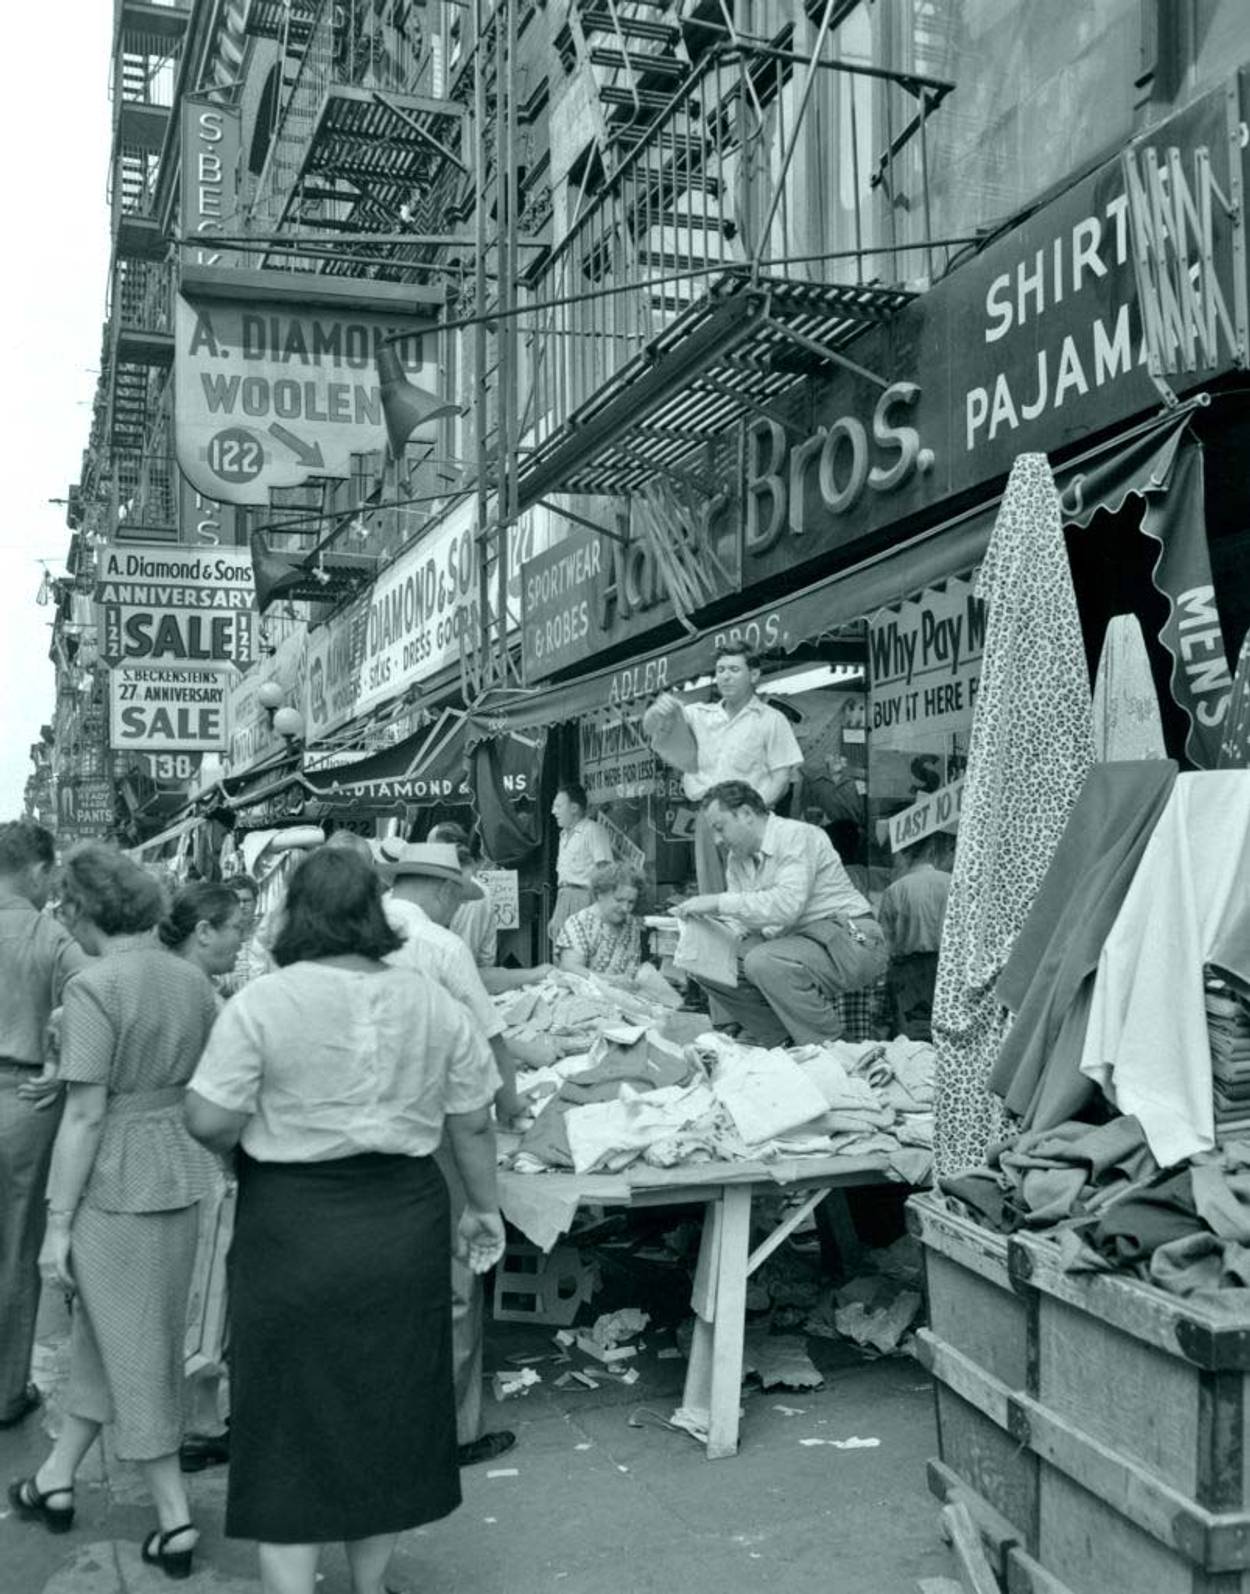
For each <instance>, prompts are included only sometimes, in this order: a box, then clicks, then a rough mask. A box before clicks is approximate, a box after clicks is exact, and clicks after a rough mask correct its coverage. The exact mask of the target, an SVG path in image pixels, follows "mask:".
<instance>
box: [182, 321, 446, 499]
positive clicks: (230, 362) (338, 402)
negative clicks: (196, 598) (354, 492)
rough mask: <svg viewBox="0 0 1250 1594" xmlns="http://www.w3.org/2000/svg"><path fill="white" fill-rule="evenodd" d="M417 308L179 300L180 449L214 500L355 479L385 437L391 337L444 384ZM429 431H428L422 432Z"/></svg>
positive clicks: (415, 373)
mask: <svg viewBox="0 0 1250 1594" xmlns="http://www.w3.org/2000/svg"><path fill="white" fill-rule="evenodd" d="M412 320H413V318H412V316H411V314H408V315H386V314H380V313H375V312H370V311H364V310H358V309H356V308H350V309H349V308H347V307H346V306H344V307H341V308H340V307H338V306H334V305H326V306H313V307H303V306H301V307H299V308H294V307H293V306H292V304H291V302H290V301H288V300H281V301H279V300H274V301H271V302H266V301H264V300H263V299H261V300H259V301H258V300H255V299H251V298H249V299H231V298H223V299H216V298H208V297H203V298H201V297H195V298H191V297H188V296H187V294H186V293H183V294H181V295H180V296H179V298H178V305H177V315H176V321H175V345H174V348H175V355H174V385H175V395H176V407H175V412H174V413H175V445H176V449H177V454H178V464H179V465H180V466H181V467H182V471H183V474H184V475H185V476H186V477H187V479H188V480H189V481H190V482H191V483H192V485H193V486H194V487H195V488H196V489H197V490H198V491H199V492H201V493H203V494H204V495H205V496H206V497H208V498H215V499H221V500H224V501H225V502H226V503H231V504H267V503H268V502H269V490H270V488H272V487H296V486H298V485H299V484H300V483H301V482H305V481H308V480H309V479H310V478H311V477H321V476H329V477H346V476H350V475H351V473H352V463H351V461H352V455H353V454H367V453H372V452H374V451H375V450H378V449H381V448H382V446H383V445H384V443H385V440H386V431H385V423H384V420H383V415H382V396H381V392H380V389H379V386H378V380H377V372H376V362H377V356H378V353H379V351H380V349H381V348H382V347H383V344H384V341H385V340H386V339H387V338H388V337H390V336H391V335H392V334H395V333H399V332H409V333H410V336H407V337H405V338H403V339H402V340H401V341H399V342H397V343H395V344H394V348H395V351H396V353H397V354H398V356H399V361H400V364H401V365H402V366H403V368H404V371H405V373H406V375H407V376H408V377H409V379H410V380H412V381H413V382H415V383H416V384H417V386H419V387H422V386H423V387H425V388H426V389H427V390H428V389H429V388H430V387H432V386H434V385H436V378H435V374H434V372H433V369H432V368H427V366H426V363H425V348H426V344H427V342H428V340H427V339H424V338H423V337H422V336H421V333H420V332H419V331H413V330H412ZM414 435H416V436H418V437H419V436H420V434H419V433H417V434H414Z"/></svg>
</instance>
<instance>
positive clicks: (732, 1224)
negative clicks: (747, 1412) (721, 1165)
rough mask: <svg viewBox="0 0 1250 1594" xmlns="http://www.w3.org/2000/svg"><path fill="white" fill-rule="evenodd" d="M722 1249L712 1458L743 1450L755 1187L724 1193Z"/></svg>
mask: <svg viewBox="0 0 1250 1594" xmlns="http://www.w3.org/2000/svg"><path fill="white" fill-rule="evenodd" d="M720 1207H721V1225H720V1245H719V1247H718V1250H717V1269H716V1315H715V1317H714V1318H713V1320H712V1388H711V1421H710V1422H709V1424H708V1434H707V1454H708V1460H709V1461H716V1460H719V1459H720V1458H721V1457H722V1456H732V1455H736V1454H737V1451H738V1410H739V1406H740V1403H741V1400H742V1350H743V1340H744V1338H745V1334H746V1309H747V1252H748V1251H749V1249H750V1245H751V1187H750V1185H728V1186H726V1188H725V1193H724V1195H723V1196H722V1197H721V1201H720Z"/></svg>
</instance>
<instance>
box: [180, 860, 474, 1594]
mask: <svg viewBox="0 0 1250 1594" xmlns="http://www.w3.org/2000/svg"><path fill="white" fill-rule="evenodd" d="M400 944H401V942H400V938H399V936H398V935H397V934H396V932H395V931H394V930H393V929H392V928H391V927H390V926H389V924H388V923H387V920H386V916H385V914H384V912H383V909H382V900H381V891H380V887H379V884H378V881H377V878H376V876H375V875H374V873H373V871H372V870H371V869H370V868H369V866H368V864H367V863H365V862H364V861H363V860H361V859H360V858H357V857H355V856H354V855H352V854H350V853H348V852H345V851H336V850H334V849H332V848H324V849H322V850H320V851H318V852H316V853H313V854H312V855H311V856H310V857H308V858H307V859H305V861H304V862H303V863H302V864H301V865H300V866H299V868H298V869H297V870H296V871H295V873H294V875H293V876H292V878H291V883H290V889H289V891H288V894H287V901H286V911H285V914H284V917H283V924H282V929H281V931H280V933H279V935H278V937H277V940H276V941H275V943H274V946H273V955H274V960H275V962H276V963H277V964H278V970H277V972H276V973H273V974H268V975H265V976H263V977H262V978H261V979H258V980H256V981H254V982H253V983H252V984H250V985H248V986H247V987H246V989H244V990H243V991H241V992H240V993H239V994H238V996H236V997H234V998H233V999H232V1000H231V1001H230V1002H229V1003H228V1004H227V1006H226V1008H225V1010H224V1011H223V1013H222V1015H221V1017H220V1019H219V1020H218V1022H217V1025H216V1028H215V1029H214V1031H213V1034H212V1037H211V1039H210V1041H209V1045H208V1048H207V1050H206V1051H205V1053H204V1057H203V1060H202V1061H201V1063H200V1066H199V1069H198V1070H197V1072H196V1074H195V1077H194V1079H193V1081H192V1084H191V1090H190V1092H189V1094H188V1109H187V1111H188V1123H189V1126H190V1128H191V1132H192V1133H193V1134H194V1135H195V1136H196V1138H197V1139H199V1140H201V1141H203V1142H204V1143H205V1144H206V1145H209V1146H211V1147H212V1148H213V1149H214V1150H218V1151H221V1152H229V1151H230V1150H231V1149H233V1148H234V1147H235V1146H238V1148H239V1153H240V1154H239V1207H238V1217H237V1220H236V1227H235V1238H234V1245H233V1248H232V1250H231V1253H230V1298H231V1312H232V1316H231V1345H232V1352H231V1355H232V1361H231V1380H232V1383H231V1396H232V1414H231V1467H230V1483H229V1493H228V1496H227V1505H226V1531H227V1533H228V1534H229V1535H230V1536H231V1537H235V1538H252V1539H256V1540H257V1541H258V1543H259V1550H260V1568H261V1581H262V1584H263V1587H264V1589H265V1590H266V1594H313V1590H314V1587H315V1583H316V1576H317V1562H318V1558H319V1552H320V1546H321V1544H323V1543H327V1542H335V1541H338V1542H342V1543H343V1544H344V1545H345V1546H346V1550H347V1556H348V1560H349V1562H350V1565H351V1570H352V1583H353V1588H354V1589H355V1590H356V1591H357V1594H382V1589H383V1578H384V1575H385V1572H386V1567H387V1564H388V1562H389V1560H390V1556H391V1552H392V1549H393V1547H394V1542H395V1539H396V1536H397V1535H398V1534H399V1533H401V1532H403V1531H405V1530H407V1529H409V1528H414V1527H417V1526H419V1525H421V1524H422V1523H424V1522H430V1521H433V1520H435V1519H436V1518H438V1517H442V1516H445V1515H446V1514H447V1513H448V1512H450V1511H453V1510H454V1509H455V1508H456V1506H457V1505H458V1504H459V1503H460V1480H459V1471H458V1468H457V1463H456V1423H455V1408H454V1400H453V1392H452V1364H451V1304H450V1294H449V1273H450V1268H449V1258H448V1237H449V1234H450V1227H451V1226H450V1220H449V1217H448V1206H447V1189H446V1186H445V1184H444V1182H443V1178H442V1175H441V1174H440V1173H439V1171H438V1169H437V1167H436V1166H435V1163H434V1160H433V1156H432V1153H433V1151H434V1149H435V1147H436V1146H437V1145H438V1144H439V1141H440V1139H442V1138H443V1135H444V1131H445V1133H446V1138H447V1144H448V1147H449V1149H450V1151H451V1154H452V1156H453V1158H454V1159H455V1162H456V1165H457V1167H458V1169H459V1171H460V1174H461V1177H462V1179H463V1181H464V1184H465V1188H466V1191H467V1195H468V1201H467V1205H466V1209H465V1212H464V1215H463V1217H462V1218H461V1220H460V1224H459V1236H458V1238H459V1244H460V1246H461V1247H462V1249H463V1251H464V1252H465V1253H466V1254H467V1257H468V1260H469V1264H470V1266H472V1267H473V1268H474V1270H475V1271H478V1272H485V1271H486V1270H487V1269H488V1268H489V1267H491V1266H493V1264H494V1263H495V1262H496V1261H497V1260H498V1258H499V1256H500V1255H501V1254H502V1251H503V1223H502V1219H501V1218H500V1216H499V1211H498V1206H497V1200H496V1192H495V1149H494V1133H493V1130H492V1127H491V1121H490V1103H491V1100H492V1098H493V1096H494V1094H495V1091H496V1090H497V1089H498V1086H499V1078H498V1074H497V1073H496V1070H495V1067H494V1062H493V1059H492V1057H491V1053H490V1050H489V1048H488V1047H487V1045H486V1042H485V1040H484V1039H483V1038H482V1037H481V1036H480V1035H478V1034H477V1032H476V1031H475V1030H474V1029H473V1027H472V1025H471V1024H470V1022H469V1019H468V1017H467V1015H466V1014H465V1012H464V1010H463V1009H462V1008H461V1007H460V1006H459V1004H458V1003H456V1002H454V1001H453V1000H452V999H451V997H449V996H448V995H447V994H446V992H444V991H443V990H442V989H441V988H439V987H438V986H436V985H434V984H433V983H431V982H430V981H429V980H427V979H426V978H425V977H424V976H423V975H421V974H418V973H416V972H415V971H413V970H411V969H404V968H395V967H390V966H388V965H387V964H385V963H384V962H383V961H382V960H383V959H384V958H385V957H386V956H387V954H388V953H390V952H393V951H395V950H396V948H397V947H398V946H399V945H400Z"/></svg>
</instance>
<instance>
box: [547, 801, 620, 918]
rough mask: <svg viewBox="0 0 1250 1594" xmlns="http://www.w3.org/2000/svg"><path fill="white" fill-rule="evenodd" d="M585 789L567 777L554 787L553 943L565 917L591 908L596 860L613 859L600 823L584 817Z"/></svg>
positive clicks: (586, 806)
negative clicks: (557, 841)
mask: <svg viewBox="0 0 1250 1594" xmlns="http://www.w3.org/2000/svg"><path fill="white" fill-rule="evenodd" d="M589 806H590V799H589V798H588V797H587V795H586V788H585V787H584V786H581V785H579V784H578V783H577V781H575V780H567V781H565V782H563V784H562V785H561V786H560V787H559V788H558V789H557V791H556V797H555V801H554V802H553V803H552V805H551V817H552V818H553V819H554V820H555V822H556V825H557V827H558V829H559V831H560V844H559V848H558V851H557V856H556V905H555V908H554V910H553V911H552V915H551V920H550V923H549V924H548V925H547V934H548V935H549V936H550V938H551V943H552V945H553V946H554V945H555V939H556V936H557V935H559V933H560V927H561V925H562V924H563V923H564V921H565V919H571V918H572V916H573V915H574V914H575V913H580V912H581V911H582V909H583V908H588V907H590V905H591V903H592V902H593V901H594V898H593V897H592V896H591V893H590V876H591V873H592V871H593V870H594V867H595V865H596V864H597V863H611V862H612V842H611V840H610V838H609V836H608V833H607V831H606V830H605V829H604V828H603V826H602V825H600V824H597V823H596V822H595V820H593V819H591V818H589V817H588V816H587V813H586V810H587V808H588V807H589Z"/></svg>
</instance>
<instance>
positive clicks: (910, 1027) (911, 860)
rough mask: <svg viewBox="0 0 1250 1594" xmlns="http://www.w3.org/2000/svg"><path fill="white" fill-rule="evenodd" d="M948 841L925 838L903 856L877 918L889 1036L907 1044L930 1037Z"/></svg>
mask: <svg viewBox="0 0 1250 1594" xmlns="http://www.w3.org/2000/svg"><path fill="white" fill-rule="evenodd" d="M948 845H949V844H948V841H947V838H946V837H945V836H944V835H943V834H941V833H940V832H939V833H938V834H937V835H933V836H927V837H926V838H925V839H924V840H923V841H918V842H917V843H916V844H915V845H914V846H911V847H908V848H907V850H906V852H905V853H904V854H903V858H904V860H905V869H904V872H903V874H901V875H900V876H899V878H898V879H897V880H895V881H893V882H892V883H891V884H890V885H888V886H887V887H886V888H885V891H884V892H883V893H882V896H881V901H880V902H879V903H878V905H877V918H878V919H879V920H880V923H881V928H882V930H883V931H884V932H885V939H886V945H887V946H888V947H889V949H890V970H889V974H888V975H887V977H886V984H887V988H888V991H889V1018H890V1025H891V1029H892V1033H894V1034H895V1035H906V1036H907V1038H908V1040H913V1041H927V1040H932V1038H933V991H934V987H935V986H936V984H937V964H938V949H939V947H940V946H941V944H942V924H943V921H944V920H945V918H946V899H947V897H948V896H949V895H950V886H951V877H950V874H949V873H948V872H947V871H946V870H945V869H942V868H939V867H938V865H939V863H942V862H945V855H946V852H947V849H948Z"/></svg>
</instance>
